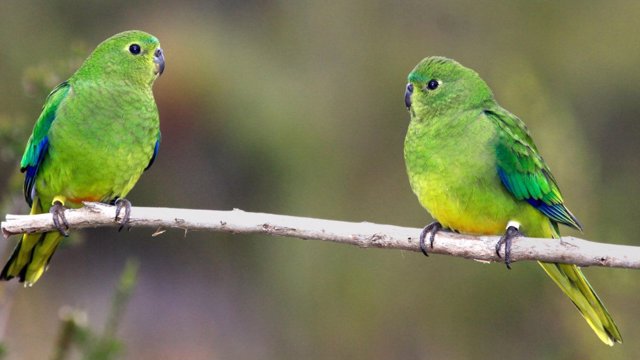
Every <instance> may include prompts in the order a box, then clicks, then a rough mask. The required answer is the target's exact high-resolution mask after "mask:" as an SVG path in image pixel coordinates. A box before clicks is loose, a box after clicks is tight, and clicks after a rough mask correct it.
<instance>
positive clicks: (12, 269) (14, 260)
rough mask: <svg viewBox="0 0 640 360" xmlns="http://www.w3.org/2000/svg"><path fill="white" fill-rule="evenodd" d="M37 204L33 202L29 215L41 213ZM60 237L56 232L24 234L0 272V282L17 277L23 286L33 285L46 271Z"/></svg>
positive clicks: (37, 202)
mask: <svg viewBox="0 0 640 360" xmlns="http://www.w3.org/2000/svg"><path fill="white" fill-rule="evenodd" d="M39 203H40V202H39V201H38V200H36V201H34V202H33V207H32V208H31V215H34V214H40V213H42V208H41V206H40V204H39ZM62 237H63V236H62V234H60V232H58V231H50V232H47V233H36V234H24V235H23V236H22V239H21V240H20V241H18V245H16V247H15V249H14V250H13V253H12V254H11V257H10V258H9V261H7V264H6V265H5V266H4V268H3V269H2V272H0V280H11V279H13V278H14V277H16V276H17V277H18V278H19V279H20V282H24V283H25V286H32V285H33V284H35V282H36V281H38V279H40V276H42V274H43V273H44V272H45V270H47V266H48V265H49V261H51V257H52V256H53V253H54V252H55V251H56V248H57V247H58V244H60V240H62Z"/></svg>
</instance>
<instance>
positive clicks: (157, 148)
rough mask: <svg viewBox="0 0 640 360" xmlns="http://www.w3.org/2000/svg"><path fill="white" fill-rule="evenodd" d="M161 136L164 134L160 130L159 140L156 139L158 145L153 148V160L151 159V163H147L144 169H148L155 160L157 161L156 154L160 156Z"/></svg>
mask: <svg viewBox="0 0 640 360" xmlns="http://www.w3.org/2000/svg"><path fill="white" fill-rule="evenodd" d="M161 138H162V136H161V134H160V132H158V140H156V146H155V147H154V148H153V155H151V160H149V165H147V167H146V168H144V171H147V170H148V169H149V168H150V167H151V165H153V162H154V161H156V156H158V150H160V140H161Z"/></svg>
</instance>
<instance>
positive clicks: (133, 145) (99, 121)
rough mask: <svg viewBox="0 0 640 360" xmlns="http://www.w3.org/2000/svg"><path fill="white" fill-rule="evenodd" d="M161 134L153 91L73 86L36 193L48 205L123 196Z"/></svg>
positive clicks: (51, 139) (54, 126)
mask: <svg viewBox="0 0 640 360" xmlns="http://www.w3.org/2000/svg"><path fill="white" fill-rule="evenodd" d="M158 134H159V119H158V111H157V108H156V105H155V101H154V99H153V94H152V93H151V90H150V89H148V90H141V89H139V88H138V87H133V86H126V85H124V84H118V85H114V84H95V83H76V84H72V89H71V91H70V94H69V95H68V97H67V99H65V101H64V103H63V104H61V106H60V108H59V109H58V113H57V116H56V119H55V120H54V122H53V123H52V125H51V129H50V131H49V150H48V153H47V155H46V158H45V159H44V161H43V164H42V167H41V169H40V171H39V172H38V176H37V180H36V190H37V192H38V195H39V196H40V198H41V199H42V200H43V203H47V202H48V200H49V199H51V198H52V197H53V196H57V195H62V196H65V197H67V198H68V199H69V200H70V201H72V202H78V201H86V200H93V201H108V200H112V199H113V198H115V197H118V196H119V197H124V196H125V195H126V194H127V193H128V192H129V191H130V190H131V188H132V187H133V185H134V184H135V183H136V181H137V180H138V178H139V177H140V175H141V174H142V172H143V171H144V169H145V168H146V166H147V165H148V164H149V160H150V159H151V156H152V155H153V151H154V147H155V143H156V140H157V138H158Z"/></svg>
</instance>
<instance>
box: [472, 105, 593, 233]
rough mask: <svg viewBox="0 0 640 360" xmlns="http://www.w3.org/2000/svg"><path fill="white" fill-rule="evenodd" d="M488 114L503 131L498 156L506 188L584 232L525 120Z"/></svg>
mask: <svg viewBox="0 0 640 360" xmlns="http://www.w3.org/2000/svg"><path fill="white" fill-rule="evenodd" d="M485 115H486V116H487V117H488V118H490V119H492V120H493V121H494V122H495V123H496V125H497V126H499V127H500V129H501V131H500V132H499V136H498V140H497V141H498V145H497V147H496V151H497V152H496V155H497V159H498V163H497V172H498V176H499V178H500V181H501V182H502V184H503V185H504V187H505V188H506V189H507V190H508V191H509V192H510V193H511V194H512V195H513V196H514V197H515V198H516V199H518V200H525V201H527V202H528V203H529V204H530V205H531V206H533V207H534V208H536V209H538V210H539V211H540V212H542V213H543V214H545V215H546V216H547V217H548V218H549V219H551V220H553V221H555V222H558V223H562V224H565V225H568V226H571V227H574V228H576V229H579V230H582V225H580V222H579V221H578V219H577V218H576V217H575V216H574V215H573V214H572V213H571V211H569V209H567V207H566V206H565V205H564V202H563V200H562V195H561V194H560V189H559V188H558V185H557V183H556V180H555V179H554V178H553V175H551V171H550V170H549V167H548V166H547V165H546V164H545V162H544V160H543V159H542V157H541V156H540V155H539V154H538V151H537V149H536V146H535V144H534V143H533V140H532V139H531V136H530V135H529V131H528V130H527V128H526V126H525V125H524V123H523V122H522V120H520V119H519V118H517V117H516V116H515V115H513V114H511V113H509V112H507V111H506V110H504V109H501V108H500V109H493V110H487V111H485Z"/></svg>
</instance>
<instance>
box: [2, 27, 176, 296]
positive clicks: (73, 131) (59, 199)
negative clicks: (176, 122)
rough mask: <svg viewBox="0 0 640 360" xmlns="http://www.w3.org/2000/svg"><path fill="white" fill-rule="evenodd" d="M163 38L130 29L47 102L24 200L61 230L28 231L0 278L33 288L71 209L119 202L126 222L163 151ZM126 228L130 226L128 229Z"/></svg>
mask: <svg viewBox="0 0 640 360" xmlns="http://www.w3.org/2000/svg"><path fill="white" fill-rule="evenodd" d="M164 65H165V63H164V54H163V52H162V49H161V48H160V43H159V41H158V39H157V38H156V37H155V36H153V35H150V34H147V33H145V32H142V31H137V30H133V31H125V32H123V33H120V34H116V35H114V36H112V37H110V38H109V39H107V40H105V41H103V42H102V43H101V44H100V45H98V47H96V49H95V50H94V51H93V53H91V55H89V57H88V58H87V59H86V60H85V61H84V63H83V64H82V66H80V68H79V69H78V70H77V71H76V72H75V73H74V74H73V75H72V76H71V77H70V78H69V79H68V80H67V81H65V82H63V83H61V84H60V85H58V86H56V87H55V88H54V89H53V91H52V92H51V93H50V94H49V96H48V97H47V99H46V101H45V104H44V106H43V108H42V113H41V114H40V117H39V118H38V120H37V121H36V124H35V126H34V128H33V133H32V134H31V137H30V138H29V141H28V143H27V146H26V149H25V152H24V155H23V156H22V161H21V162H20V167H21V170H22V171H23V172H24V173H25V180H24V195H25V199H26V201H27V203H28V204H29V206H30V207H31V214H40V213H44V212H46V211H48V212H50V213H51V214H52V216H53V221H54V224H55V225H56V227H57V229H58V231H51V232H47V233H42V234H25V235H23V237H22V239H21V240H20V241H19V242H18V244H17V246H16V248H15V250H14V251H13V254H12V255H11V258H10V259H9V261H8V262H7V264H6V265H5V267H4V269H3V270H2V273H0V279H2V280H10V279H12V278H14V277H18V278H19V279H20V281H21V282H24V283H25V286H32V285H33V284H34V283H35V282H36V281H38V279H39V278H40V277H41V276H42V274H43V273H44V271H45V270H46V268H47V266H48V264H49V261H50V260H51V256H52V255H53V253H54V251H55V250H56V248H57V246H58V244H59V243H60V240H61V239H62V237H63V236H67V235H68V233H67V230H68V224H67V221H66V219H65V216H64V210H65V208H66V207H71V208H78V207H81V206H82V202H83V201H100V202H106V203H112V204H115V205H116V221H118V217H119V216H120V212H121V211H122V210H124V215H123V216H122V217H121V218H120V223H121V224H122V225H124V224H126V223H127V222H128V220H129V213H130V210H131V203H130V202H129V201H128V200H126V199H125V196H126V195H127V194H128V193H129V191H130V190H131V189H132V188H133V186H134V185H135V183H136V182H137V181H138V179H139V178H140V175H142V173H143V172H144V171H145V170H146V169H148V168H149V167H150V166H151V164H153V161H154V159H155V157H156V154H157V153H158V148H159V145H160V124H159V117H158V109H157V107H156V103H155V100H154V98H153V93H152V90H151V87H152V85H153V82H154V81H155V79H156V78H157V77H158V76H159V75H160V74H162V72H163V70H164ZM121 228H122V227H121Z"/></svg>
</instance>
